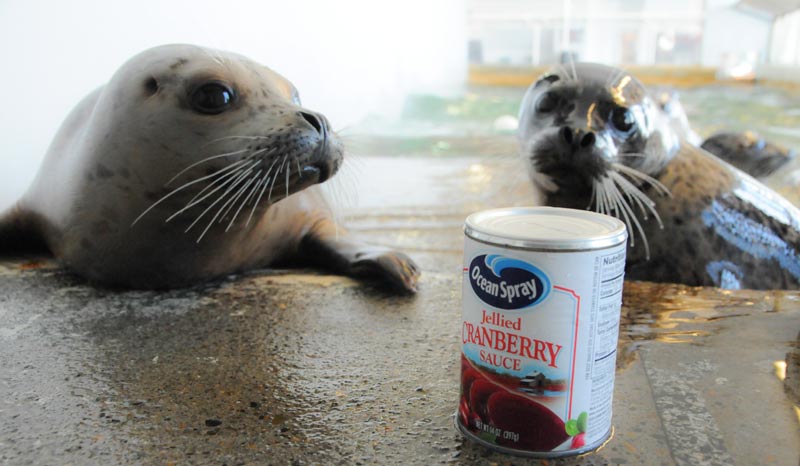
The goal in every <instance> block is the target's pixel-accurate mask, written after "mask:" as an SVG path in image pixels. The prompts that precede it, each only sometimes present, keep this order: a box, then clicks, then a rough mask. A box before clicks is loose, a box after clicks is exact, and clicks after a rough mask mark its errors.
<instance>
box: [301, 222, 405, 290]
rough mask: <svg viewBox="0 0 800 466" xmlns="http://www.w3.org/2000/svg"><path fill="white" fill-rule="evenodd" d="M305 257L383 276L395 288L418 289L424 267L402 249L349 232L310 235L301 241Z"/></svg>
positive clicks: (334, 267) (348, 272)
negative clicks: (375, 243) (366, 240)
mask: <svg viewBox="0 0 800 466" xmlns="http://www.w3.org/2000/svg"><path fill="white" fill-rule="evenodd" d="M299 249H300V251H302V254H303V260H304V261H307V262H309V263H312V264H315V265H318V266H320V267H323V268H327V269H332V270H334V271H337V272H340V273H343V274H345V275H349V276H352V277H358V278H374V279H379V280H382V281H384V282H386V283H388V284H389V285H391V286H392V287H394V288H397V289H401V290H403V291H405V292H408V293H416V291H417V279H418V278H419V276H420V271H419V268H418V267H417V265H416V264H415V263H414V261H413V260H411V258H410V257H408V256H406V255H405V254H403V253H402V252H399V251H394V250H392V249H389V248H385V247H381V246H373V245H368V244H364V243H361V242H359V241H356V240H354V239H352V238H350V237H347V236H339V237H320V236H316V235H313V234H309V235H306V236H305V237H304V238H303V241H302V243H301V245H300V248H299Z"/></svg>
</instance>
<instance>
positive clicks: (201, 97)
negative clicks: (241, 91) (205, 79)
mask: <svg viewBox="0 0 800 466" xmlns="http://www.w3.org/2000/svg"><path fill="white" fill-rule="evenodd" d="M191 100H192V107H194V109H195V110H197V111H198V112H200V113H206V114H209V115H216V114H217V113H222V112H224V111H225V110H228V109H229V108H230V107H231V105H233V102H234V101H235V100H236V93H235V92H234V91H233V89H231V88H230V86H228V85H227V84H225V83H220V82H209V83H205V84H202V85H200V86H198V87H197V88H195V90H194V91H192V96H191Z"/></svg>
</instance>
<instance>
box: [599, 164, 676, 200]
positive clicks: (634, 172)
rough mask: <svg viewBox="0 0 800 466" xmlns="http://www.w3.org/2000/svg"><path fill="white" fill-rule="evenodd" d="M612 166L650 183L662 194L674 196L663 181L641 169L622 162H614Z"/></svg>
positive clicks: (633, 177)
mask: <svg viewBox="0 0 800 466" xmlns="http://www.w3.org/2000/svg"><path fill="white" fill-rule="evenodd" d="M611 167H612V168H614V170H616V171H618V172H620V173H622V174H623V175H627V176H628V177H630V178H632V179H634V180H636V181H642V182H645V183H647V184H649V185H650V186H652V187H653V188H654V189H655V190H656V191H658V192H659V193H660V194H661V195H662V196H669V197H672V193H670V192H669V188H667V187H666V186H664V184H663V183H661V182H660V181H658V180H657V179H655V178H653V177H652V176H650V175H647V174H644V173H642V172H640V171H639V170H636V169H634V168H631V167H629V166H627V165H623V164H621V163H612V164H611Z"/></svg>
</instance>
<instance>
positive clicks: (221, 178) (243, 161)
mask: <svg viewBox="0 0 800 466" xmlns="http://www.w3.org/2000/svg"><path fill="white" fill-rule="evenodd" d="M241 162H242V164H241V166H239V167H238V168H237V169H236V170H234V171H231V172H228V173H226V174H225V175H223V176H220V177H219V178H217V179H216V180H214V181H212V182H210V183H208V184H207V185H206V186H205V187H204V188H203V189H201V190H200V192H198V193H197V194H195V195H194V197H192V198H191V199H189V202H187V204H191V203H193V202H194V201H196V200H197V199H198V198H200V197H201V196H202V195H203V194H205V193H206V192H207V191H208V190H210V189H212V188H213V187H214V186H216V185H217V184H218V183H222V182H223V181H225V180H228V179H229V178H232V177H236V176H237V175H239V174H240V173H241V170H242V169H243V168H244V166H245V165H247V160H242V161H241ZM217 174H220V173H219V172H217ZM203 199H205V198H203ZM201 200H202V199H201Z"/></svg>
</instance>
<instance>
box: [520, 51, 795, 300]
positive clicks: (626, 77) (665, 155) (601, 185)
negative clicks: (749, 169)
mask: <svg viewBox="0 0 800 466" xmlns="http://www.w3.org/2000/svg"><path fill="white" fill-rule="evenodd" d="M518 139H519V144H520V151H521V156H522V158H523V160H524V162H525V164H526V166H527V168H528V171H529V175H530V178H531V180H532V181H533V183H534V184H535V185H536V186H537V187H538V188H540V190H541V191H543V194H544V199H545V203H546V204H548V205H553V206H560V207H571V208H578V209H592V210H595V211H597V212H601V213H605V214H609V215H613V216H615V217H618V218H620V219H621V220H623V221H625V223H626V224H627V225H628V229H629V230H630V242H629V247H628V262H627V267H626V278H629V279H634V280H649V281H662V282H674V283H684V284H687V285H706V286H718V287H723V288H752V289H770V288H788V289H795V288H798V286H799V285H800V231H798V226H799V225H800V211H798V210H797V209H796V208H795V207H794V206H792V205H791V204H790V203H789V202H788V201H786V200H785V199H783V198H782V197H781V196H779V195H778V194H776V193H775V192H773V191H771V190H770V189H768V188H767V187H765V186H764V185H762V184H761V183H759V182H758V181H756V180H755V179H753V178H752V177H750V176H749V175H747V174H745V173H743V172H742V171H740V170H738V169H736V168H734V167H732V166H730V165H729V164H726V163H724V162H722V161H720V160H719V159H718V158H717V157H714V156H713V155H711V154H709V153H708V152H706V151H704V150H702V149H700V148H697V147H695V146H693V145H691V144H689V143H687V142H685V141H681V140H680V139H679V138H678V137H677V136H676V135H675V134H674V133H673V131H672V130H671V128H670V125H669V123H668V121H666V118H665V117H664V114H663V113H662V112H660V111H659V110H658V109H657V105H656V103H654V102H653V99H652V98H651V97H650V95H649V94H648V92H647V90H646V89H645V88H644V86H642V84H641V83H640V82H639V81H637V80H636V79H635V78H634V77H633V76H631V75H630V74H628V73H626V72H625V71H622V70H619V69H615V68H611V67H607V66H603V65H598V64H588V63H581V64H575V65H574V66H570V67H565V66H561V67H558V68H555V69H553V70H551V71H550V72H547V73H545V74H544V75H543V76H542V77H541V78H540V79H538V80H537V81H536V82H535V83H533V84H532V85H531V86H530V88H529V89H528V91H527V93H526V95H525V97H524V99H523V102H522V106H521V109H520V129H519V131H518Z"/></svg>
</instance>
